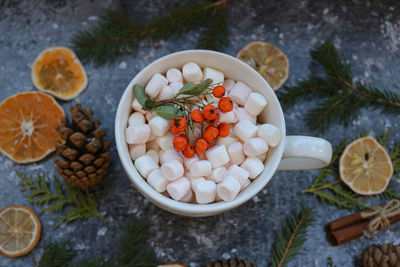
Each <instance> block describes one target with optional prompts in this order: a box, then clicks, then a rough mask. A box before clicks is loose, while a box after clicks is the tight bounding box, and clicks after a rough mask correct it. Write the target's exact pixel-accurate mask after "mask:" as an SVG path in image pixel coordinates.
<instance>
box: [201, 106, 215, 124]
mask: <svg viewBox="0 0 400 267" xmlns="http://www.w3.org/2000/svg"><path fill="white" fill-rule="evenodd" d="M217 115H218V114H217V109H216V108H215V107H214V106H213V105H206V106H205V107H204V108H203V116H204V118H205V119H206V120H212V119H214V118H215V117H216V116H217Z"/></svg>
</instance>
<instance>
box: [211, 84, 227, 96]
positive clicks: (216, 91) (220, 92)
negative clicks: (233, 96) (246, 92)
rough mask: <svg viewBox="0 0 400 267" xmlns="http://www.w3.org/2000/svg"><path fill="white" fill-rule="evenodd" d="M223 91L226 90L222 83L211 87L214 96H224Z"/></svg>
mask: <svg viewBox="0 0 400 267" xmlns="http://www.w3.org/2000/svg"><path fill="white" fill-rule="evenodd" d="M225 91H226V89H225V87H223V86H222V85H218V86H215V87H214V89H213V95H214V96H215V97H217V98H221V97H223V96H224V94H225Z"/></svg>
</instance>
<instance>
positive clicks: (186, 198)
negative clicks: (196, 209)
mask: <svg viewBox="0 0 400 267" xmlns="http://www.w3.org/2000/svg"><path fill="white" fill-rule="evenodd" d="M179 201H180V202H185V203H189V202H192V201H193V192H192V190H189V191H188V192H187V193H186V195H184V196H183V197H182V198H181V199H179Z"/></svg>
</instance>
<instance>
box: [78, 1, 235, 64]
mask: <svg viewBox="0 0 400 267" xmlns="http://www.w3.org/2000/svg"><path fill="white" fill-rule="evenodd" d="M228 2H229V0H218V1H210V0H198V1H195V2H193V3H189V4H186V5H183V6H179V7H173V8H171V9H170V11H169V13H168V14H162V15H159V16H156V17H154V18H153V19H152V20H151V21H149V22H147V23H143V22H141V21H139V20H138V19H135V18H134V19H132V17H133V14H126V13H124V12H122V11H113V10H107V11H106V14H105V15H104V16H102V17H101V21H100V23H99V25H97V26H94V27H92V28H91V29H89V30H82V31H80V32H78V33H77V34H75V35H74V36H73V38H72V44H73V46H74V48H75V50H76V52H77V54H78V56H79V57H80V58H81V59H83V60H87V61H93V62H95V63H106V62H109V61H112V60H115V59H116V58H117V57H118V56H121V55H123V54H125V53H128V52H130V53H131V52H132V50H135V49H136V48H137V47H138V46H139V44H140V43H141V42H142V41H144V40H150V41H159V40H166V39H169V38H171V37H173V36H181V35H183V34H185V33H187V32H188V31H189V30H191V29H195V28H198V27H201V26H205V27H207V26H208V28H206V30H204V32H203V33H202V34H201V37H200V41H199V46H200V47H202V48H207V49H212V50H221V49H223V48H224V47H225V46H226V44H227V42H228V38H227V35H228V27H227V23H226V12H225V9H226V5H227V3H228Z"/></svg>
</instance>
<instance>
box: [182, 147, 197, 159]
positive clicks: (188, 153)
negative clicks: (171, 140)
mask: <svg viewBox="0 0 400 267" xmlns="http://www.w3.org/2000/svg"><path fill="white" fill-rule="evenodd" d="M182 155H183V156H184V157H185V158H187V159H190V158H193V156H194V149H193V147H192V145H191V144H188V145H187V146H186V148H185V149H184V150H183V151H182Z"/></svg>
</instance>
